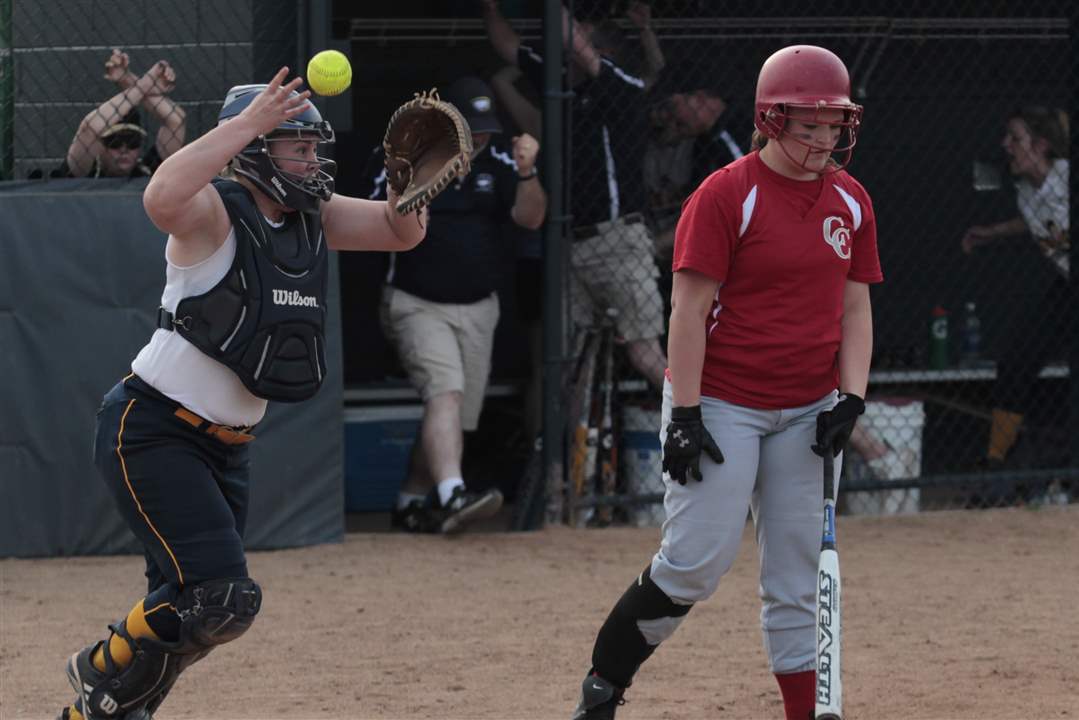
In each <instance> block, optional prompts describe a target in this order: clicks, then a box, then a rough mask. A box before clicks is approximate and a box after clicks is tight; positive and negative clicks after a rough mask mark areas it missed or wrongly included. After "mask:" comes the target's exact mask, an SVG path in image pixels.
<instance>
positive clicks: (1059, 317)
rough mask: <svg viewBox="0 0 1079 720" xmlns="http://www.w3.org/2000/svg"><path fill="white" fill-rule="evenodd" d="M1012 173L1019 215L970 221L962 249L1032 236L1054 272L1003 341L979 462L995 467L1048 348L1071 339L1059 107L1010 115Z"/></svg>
mask: <svg viewBox="0 0 1079 720" xmlns="http://www.w3.org/2000/svg"><path fill="white" fill-rule="evenodd" d="M1002 145H1003V147H1004V152H1005V154H1006V155H1007V159H1008V169H1009V170H1010V171H1011V174H1012V176H1013V177H1014V178H1015V181H1016V182H1015V189H1016V201H1017V205H1018V208H1019V215H1017V216H1016V217H1013V218H1011V219H1009V220H1006V221H1004V222H999V223H995V224H992V225H975V226H974V227H971V228H969V229H968V230H967V232H966V234H964V235H963V239H962V243H961V244H962V248H963V252H965V253H968V254H969V253H971V252H972V251H973V250H974V249H975V248H977V247H980V246H982V245H985V244H987V243H991V242H995V241H997V240H1002V239H1006V238H1032V239H1033V240H1034V241H1035V242H1036V243H1037V244H1038V247H1039V249H1040V250H1041V252H1042V254H1043V255H1044V256H1045V258H1046V260H1047V262H1049V263H1050V265H1051V267H1052V269H1053V270H1054V271H1055V280H1054V281H1053V282H1051V283H1049V284H1048V285H1047V286H1046V288H1045V290H1044V294H1043V295H1042V296H1041V298H1040V300H1039V301H1038V302H1032V303H1029V304H1028V305H1027V306H1026V307H1025V308H1022V309H1021V310H1020V312H1019V313H1017V314H1016V315H1015V316H1014V317H1013V319H1012V321H1011V324H1010V328H1009V330H1008V332H1007V338H1008V341H1006V342H1005V343H1004V344H1003V347H1004V348H1005V350H1004V353H1003V355H1002V356H1001V357H1000V359H999V361H998V363H997V381H996V383H995V385H994V387H993V411H992V423H991V426H990V430H989V443H988V446H987V448H986V454H985V458H984V460H983V463H982V464H983V465H985V466H987V467H994V466H999V465H1000V464H1002V463H1003V462H1004V460H1005V459H1006V458H1007V456H1008V454H1009V453H1010V452H1011V450H1012V449H1013V447H1014V446H1015V443H1016V441H1017V440H1018V438H1019V433H1020V430H1021V428H1022V425H1023V418H1024V416H1025V415H1026V413H1027V410H1028V407H1027V406H1028V403H1029V402H1030V398H1031V394H1032V393H1031V390H1032V387H1033V383H1034V381H1035V380H1036V379H1037V377H1038V373H1039V372H1040V370H1041V368H1042V366H1043V365H1044V364H1045V362H1046V360H1047V359H1048V355H1049V353H1051V352H1052V351H1053V350H1054V349H1056V348H1057V347H1058V343H1060V342H1063V343H1065V345H1064V346H1065V347H1067V344H1068V339H1069V338H1070V337H1071V336H1072V332H1073V331H1072V324H1073V319H1072V318H1071V316H1070V314H1069V310H1070V308H1071V307H1073V301H1072V297H1073V295H1072V292H1071V288H1070V286H1069V282H1068V278H1069V275H1070V266H1069V241H1068V229H1069V213H1068V208H1069V196H1068V171H1069V166H1068V150H1069V145H1068V116H1067V114H1066V113H1064V112H1063V111H1062V110H1053V109H1050V108H1047V107H1041V106H1028V107H1023V108H1020V109H1018V110H1016V111H1015V112H1014V113H1013V114H1012V115H1011V116H1010V117H1009V118H1008V120H1007V129H1006V132H1005V135H1004V139H1003V141H1002Z"/></svg>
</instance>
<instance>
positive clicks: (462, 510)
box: [442, 486, 502, 535]
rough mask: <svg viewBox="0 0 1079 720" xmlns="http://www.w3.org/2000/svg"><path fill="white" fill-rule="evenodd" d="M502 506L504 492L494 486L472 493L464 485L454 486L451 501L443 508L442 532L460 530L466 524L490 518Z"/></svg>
mask: <svg viewBox="0 0 1079 720" xmlns="http://www.w3.org/2000/svg"><path fill="white" fill-rule="evenodd" d="M501 507H502V493H501V492H499V490H498V489H497V488H492V489H490V490H487V491H486V492H482V493H470V492H468V491H467V490H465V489H464V487H462V486H458V487H456V488H454V491H453V495H452V496H451V497H450V501H449V502H448V503H446V504H445V506H443V508H442V512H443V517H442V532H443V534H446V535H452V534H453V533H456V532H460V531H461V530H463V529H464V527H465V525H467V524H468V523H470V522H474V521H476V520H482V519H484V518H489V517H491V516H492V515H494V514H495V513H497V512H498V510H499V508H501Z"/></svg>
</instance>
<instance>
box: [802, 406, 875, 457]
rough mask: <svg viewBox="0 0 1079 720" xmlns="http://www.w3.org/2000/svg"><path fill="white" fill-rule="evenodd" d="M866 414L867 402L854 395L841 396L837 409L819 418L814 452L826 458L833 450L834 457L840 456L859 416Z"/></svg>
mask: <svg viewBox="0 0 1079 720" xmlns="http://www.w3.org/2000/svg"><path fill="white" fill-rule="evenodd" d="M864 412H865V400H862V399H861V398H860V397H858V396H857V395H855V394H854V393H843V394H842V395H840V396H839V402H837V403H836V404H835V407H833V408H832V409H831V410H824V411H822V412H821V414H820V415H818V416H817V443H816V444H815V445H813V446H812V449H813V452H815V453H817V454H818V455H820V456H821V457H824V453H825V452H827V451H828V450H831V451H832V456H833V457H836V456H838V455H839V453H841V452H843V448H845V447H846V446H847V441H848V440H850V434H851V433H852V432H854V423H855V422H857V420H858V416H859V415H861V414H862V413H864Z"/></svg>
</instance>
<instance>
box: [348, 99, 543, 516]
mask: <svg viewBox="0 0 1079 720" xmlns="http://www.w3.org/2000/svg"><path fill="white" fill-rule="evenodd" d="M442 98H443V99H444V100H447V101H449V102H451V103H453V104H454V105H455V106H457V108H458V109H460V111H461V112H462V113H463V114H464V116H465V118H466V119H467V120H468V123H469V126H470V127H471V129H472V141H473V145H474V147H475V151H474V153H473V158H472V171H471V172H470V173H469V174H468V176H467V177H465V178H464V179H463V180H460V181H458V182H457V183H455V184H454V185H452V186H450V187H449V188H447V189H446V190H445V191H444V192H443V193H442V194H441V195H439V197H437V198H436V199H435V201H434V202H433V203H432V204H431V207H430V212H431V215H430V221H429V226H428V228H427V239H426V241H425V242H424V243H423V245H422V250H417V251H413V252H408V253H398V254H395V255H394V256H393V259H392V260H391V263H390V270H389V274H388V276H387V278H386V285H385V287H384V288H383V295H382V307H381V320H382V328H383V330H384V332H385V333H386V336H387V337H388V338H389V340H390V342H391V343H392V344H393V345H394V347H395V348H396V349H397V354H398V357H400V359H401V364H402V365H403V366H404V369H405V371H406V372H407V373H408V377H409V379H410V380H411V381H412V384H413V385H414V386H415V388H416V390H417V391H418V392H419V393H420V396H421V397H422V398H423V402H424V411H423V423H422V426H421V428H420V434H419V437H418V438H417V442H416V443H415V444H414V445H413V449H412V457H411V461H410V463H409V470H408V476H407V477H406V478H405V482H404V484H403V485H402V487H401V492H400V494H399V496H398V502H397V509H396V510H395V511H394V513H393V524H394V526H396V527H399V528H402V529H404V530H408V531H412V532H442V533H453V532H457V531H460V530H461V529H462V528H463V527H464V526H465V525H467V524H468V523H469V522H472V521H474V520H478V519H481V518H485V517H489V516H491V515H493V514H494V513H496V512H497V511H498V509H499V508H500V507H501V506H502V494H501V493H500V492H499V491H498V490H497V489H492V490H489V491H487V492H484V493H472V492H469V491H468V490H467V489H466V488H465V483H464V479H463V478H462V474H461V455H462V451H463V447H464V432H465V431H471V430H475V429H476V427H477V425H478V424H479V417H480V411H481V409H482V407H483V398H484V393H485V391H486V387H487V378H488V375H489V373H490V369H491V348H492V345H493V343H494V333H495V326H496V325H497V324H498V315H499V305H498V295H497V294H496V293H495V288H496V287H497V285H498V280H499V272H500V266H501V257H502V255H503V253H504V250H503V248H502V247H501V244H502V237H501V232H500V227H501V226H502V225H504V224H505V223H507V222H510V221H512V222H514V223H516V224H517V225H519V226H521V227H524V228H531V229H535V228H538V227H539V226H540V225H541V224H542V223H543V217H544V214H545V213H546V211H547V196H546V194H545V193H544V191H543V188H542V186H541V185H540V183H539V180H538V178H537V176H536V154H537V152H538V151H539V143H538V142H537V141H536V139H535V138H533V137H532V136H530V135H527V134H522V135H520V136H517V137H514V138H513V139H512V142H511V143H506V144H501V143H499V142H498V141H497V136H498V135H499V134H501V132H502V126H501V124H500V123H499V120H498V116H497V115H496V114H495V112H494V106H493V93H492V92H491V90H490V88H489V87H488V86H487V84H486V83H484V82H483V81H482V80H480V79H479V78H475V77H465V78H461V79H460V80H458V81H456V82H455V83H453V85H451V86H450V87H449V88H448V89H447V90H446V91H445V92H443V93H442ZM369 167H370V168H371V171H370V173H369V177H370V178H371V182H372V183H373V185H372V189H371V193H370V198H371V199H380V198H383V197H385V192H386V176H385V171H384V170H383V169H382V167H383V160H382V152H381V149H378V150H376V151H375V155H374V157H373V158H372V161H371V165H370V166H369Z"/></svg>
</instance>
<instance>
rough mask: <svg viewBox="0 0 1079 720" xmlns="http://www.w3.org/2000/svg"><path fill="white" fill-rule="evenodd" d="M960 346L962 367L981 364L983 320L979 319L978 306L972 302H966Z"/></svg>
mask: <svg viewBox="0 0 1079 720" xmlns="http://www.w3.org/2000/svg"><path fill="white" fill-rule="evenodd" d="M959 348H960V349H959V365H960V366H961V367H966V368H972V367H977V366H978V365H979V364H981V359H982V322H981V320H979V319H978V313H977V308H976V307H975V305H974V303H972V302H968V303H967V304H966V312H965V313H964V315H963V332H962V335H961V336H960V343H959Z"/></svg>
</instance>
